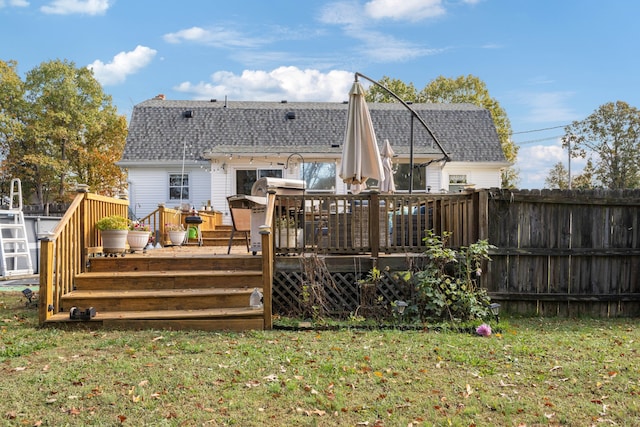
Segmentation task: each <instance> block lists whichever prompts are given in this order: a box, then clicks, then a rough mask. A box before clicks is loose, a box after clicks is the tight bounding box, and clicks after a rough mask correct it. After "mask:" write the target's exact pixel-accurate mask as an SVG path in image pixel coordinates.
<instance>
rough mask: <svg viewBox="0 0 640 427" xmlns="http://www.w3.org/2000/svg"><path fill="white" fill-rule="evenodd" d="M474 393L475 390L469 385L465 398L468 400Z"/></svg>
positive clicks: (464, 394)
mask: <svg viewBox="0 0 640 427" xmlns="http://www.w3.org/2000/svg"><path fill="white" fill-rule="evenodd" d="M472 393H473V390H472V389H471V386H470V385H469V384H467V388H466V390H465V392H464V393H463V396H464V398H465V399H466V398H468V397H469V396H471V394H472Z"/></svg>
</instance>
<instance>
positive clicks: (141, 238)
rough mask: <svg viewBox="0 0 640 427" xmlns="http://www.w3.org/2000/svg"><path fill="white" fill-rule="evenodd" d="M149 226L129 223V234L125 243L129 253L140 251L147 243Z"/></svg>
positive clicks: (134, 222) (136, 222) (133, 222)
mask: <svg viewBox="0 0 640 427" xmlns="http://www.w3.org/2000/svg"><path fill="white" fill-rule="evenodd" d="M150 234H151V232H150V231H149V226H148V225H146V224H142V223H141V222H138V221H129V232H128V233H127V243H129V248H130V249H131V251H133V252H135V251H141V250H143V249H144V248H145V247H146V246H147V243H149V235H150Z"/></svg>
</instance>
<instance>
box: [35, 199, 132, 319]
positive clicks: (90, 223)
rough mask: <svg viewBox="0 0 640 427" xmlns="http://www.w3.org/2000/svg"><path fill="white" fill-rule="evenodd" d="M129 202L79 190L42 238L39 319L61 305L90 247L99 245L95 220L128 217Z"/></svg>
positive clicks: (47, 316) (83, 264)
mask: <svg viewBox="0 0 640 427" xmlns="http://www.w3.org/2000/svg"><path fill="white" fill-rule="evenodd" d="M128 208H129V202H128V201H127V200H120V199H113V198H110V197H104V196H99V195H97V194H92V193H85V192H79V193H78V194H77V195H76V197H75V199H74V200H73V202H72V203H71V206H69V208H68V209H67V212H66V213H65V214H64V216H63V217H62V218H61V220H60V222H59V223H58V225H57V226H56V228H55V229H54V230H53V231H52V232H51V233H50V234H49V235H48V236H46V237H45V238H43V239H42V240H41V242H40V250H41V254H42V255H41V258H40V296H39V298H40V303H39V320H40V323H41V324H42V323H43V322H44V321H45V320H47V319H48V318H49V317H51V316H52V315H53V314H55V313H57V312H58V311H59V309H60V298H61V297H62V296H63V295H65V294H67V293H69V292H71V291H72V290H73V281H74V278H75V276H76V275H77V274H79V273H81V272H82V271H84V269H85V266H86V263H87V260H88V253H87V249H88V248H91V247H97V246H99V243H100V232H99V231H98V229H97V228H96V227H95V223H96V222H97V221H98V220H99V219H100V218H102V217H105V216H109V215H121V216H123V217H125V218H126V217H127V211H128Z"/></svg>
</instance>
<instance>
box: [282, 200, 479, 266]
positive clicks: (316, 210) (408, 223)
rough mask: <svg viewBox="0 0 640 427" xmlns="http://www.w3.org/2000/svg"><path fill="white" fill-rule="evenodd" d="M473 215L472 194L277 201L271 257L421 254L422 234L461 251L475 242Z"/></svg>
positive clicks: (477, 232) (475, 229)
mask: <svg viewBox="0 0 640 427" xmlns="http://www.w3.org/2000/svg"><path fill="white" fill-rule="evenodd" d="M374 207H375V208H374ZM477 212H478V196H477V193H456V194H428V193H425V194H413V195H408V194H392V195H388V194H385V195H382V194H378V193H375V192H372V193H367V194H360V195H350V194H349V195H319V194H304V195H295V196H285V195H278V196H277V199H276V204H275V221H274V235H275V245H276V252H278V253H302V252H317V253H327V254H350V253H371V254H372V256H374V257H375V256H377V254H378V252H385V253H394V252H422V251H424V250H425V242H424V241H423V239H424V237H425V235H426V232H425V230H433V231H434V233H436V234H438V235H441V234H442V232H444V231H450V232H452V233H453V234H452V237H451V239H450V241H449V244H450V245H451V246H453V247H459V246H466V245H469V244H471V243H473V242H474V241H476V240H477V239H478V238H479V230H478V220H477Z"/></svg>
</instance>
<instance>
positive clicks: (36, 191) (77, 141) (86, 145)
mask: <svg viewBox="0 0 640 427" xmlns="http://www.w3.org/2000/svg"><path fill="white" fill-rule="evenodd" d="M126 131H127V125H126V119H125V117H124V116H119V115H118V114H117V111H116V108H115V107H114V106H113V105H112V104H111V97H110V96H108V95H106V94H104V92H103V91H102V87H101V86H100V84H99V83H98V81H97V80H96V79H95V78H94V77H93V74H92V72H91V71H90V70H89V69H87V68H84V67H83V68H77V67H76V66H75V64H74V63H73V62H67V61H61V60H53V61H49V62H43V63H42V64H40V65H39V66H38V67H36V68H34V69H32V70H30V71H28V72H27V73H26V76H25V80H24V81H22V80H20V78H19V77H18V76H17V73H16V63H15V62H13V61H11V62H8V63H7V62H2V61H0V142H1V147H2V150H3V154H4V155H5V160H4V162H3V165H2V170H3V174H4V176H6V177H19V178H20V179H21V181H22V183H23V190H25V193H26V194H30V195H31V196H32V198H33V199H34V201H35V202H37V203H39V204H45V203H49V202H51V201H54V200H58V201H62V200H66V199H68V198H69V195H70V193H71V192H72V190H73V188H74V187H75V185H76V184H79V183H82V184H88V185H89V186H90V187H91V189H92V190H93V191H95V192H97V193H101V194H105V195H114V194H115V193H117V192H119V190H120V188H121V186H122V183H123V181H124V172H123V171H122V170H121V169H120V168H119V167H118V166H116V165H115V162H116V161H117V160H119V159H120V157H121V155H122V151H123V150H124V143H125V137H126Z"/></svg>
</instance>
